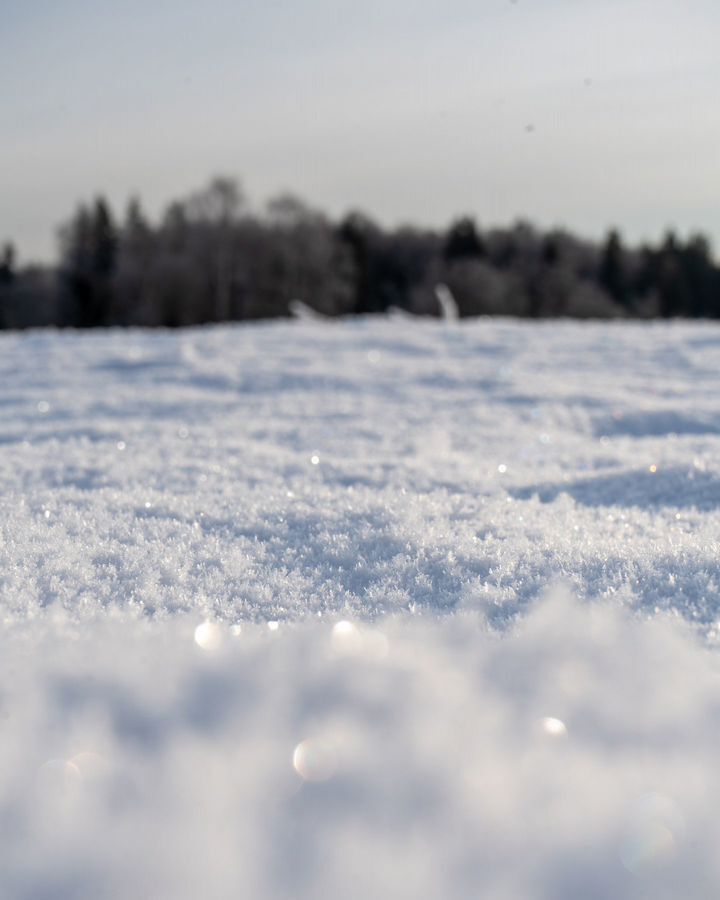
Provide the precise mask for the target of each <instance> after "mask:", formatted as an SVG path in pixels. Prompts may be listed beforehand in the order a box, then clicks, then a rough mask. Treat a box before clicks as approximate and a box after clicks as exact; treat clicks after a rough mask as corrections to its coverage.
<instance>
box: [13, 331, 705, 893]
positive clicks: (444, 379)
mask: <svg viewBox="0 0 720 900" xmlns="http://www.w3.org/2000/svg"><path fill="white" fill-rule="evenodd" d="M719 363H720V328H718V327H717V326H714V325H708V324H677V323H675V324H656V325H641V324H621V323H612V324H603V325H600V324H580V323H567V322H559V323H558V322H548V323H542V324H529V323H512V322H498V321H486V320H480V321H474V322H467V323H466V322H463V323H446V324H442V323H438V322H435V321H419V320H412V319H406V318H404V317H400V316H397V317H395V318H390V319H373V320H370V319H368V320H352V321H344V322H310V321H303V322H289V323H273V324H267V325H265V324H264V325H255V326H244V327H225V328H213V329H198V330H192V331H184V332H175V333H149V332H139V331H128V332H114V333H105V334H101V333H93V334H86V335H79V334H72V333H62V334H53V333H30V334H16V335H3V336H2V337H0V378H1V379H2V380H1V382H0V384H1V385H2V388H1V390H0V509H1V510H2V516H1V518H0V602H1V603H2V624H1V629H2V631H1V634H2V653H1V654H0V673H1V675H2V681H1V682H0V723H1V726H2V730H1V732H0V734H1V737H0V835H1V836H2V841H1V842H0V897H1V898H2V900H21V898H22V900H86V898H87V900H105V898H116V900H130V898H133V900H134V898H148V900H200V898H203V900H225V898H228V900H229V898H236V897H247V898H253V900H292V898H297V900H306V898H307V900H310V898H312V900H330V898H333V900H335V898H338V897H342V898H348V900H354V898H357V900H361V898H362V900H365V898H370V897H374V898H375V897H380V898H385V897H387V898H393V900H395V898H413V900H424V898H428V900H430V898H433V900H435V898H443V900H453V898H463V900H464V898H470V897H483V898H489V900H528V898H533V900H534V898H542V900H545V898H547V900H576V898H579V897H581V898H583V900H594V898H597V900H600V898H603V900H604V898H608V897H613V898H651V897H652V898H654V900H655V898H660V900H662V898H673V900H676V898H678V897H686V898H703V900H705V898H708V897H711V896H715V895H716V894H717V893H718V892H719V891H720V859H718V858H717V852H716V848H717V846H718V845H720V819H718V816H717V813H716V809H717V805H718V800H719V799H720V775H719V774H718V765H717V761H716V755H717V748H718V746H720V656H719V655H718V654H719V653H720V648H718V646H717V645H718V644H719V643H720V637H718V635H717V633H716V628H717V627H718V624H719V623H720V580H719V579H720V571H719V567H718V550H719V545H720V365H719Z"/></svg>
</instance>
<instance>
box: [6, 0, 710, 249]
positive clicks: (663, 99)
mask: <svg viewBox="0 0 720 900" xmlns="http://www.w3.org/2000/svg"><path fill="white" fill-rule="evenodd" d="M0 19H1V20H2V21H1V27H0V84H1V85H2V90H1V91H0V123H1V131H0V134H1V135H2V138H1V140H0V201H1V202H0V240H2V239H3V238H5V237H12V238H14V239H15V241H16V243H17V244H18V247H19V249H20V252H21V255H22V256H23V257H24V258H26V259H27V258H28V257H36V258H38V257H39V258H51V257H52V256H53V254H54V250H55V228H56V226H57V225H58V224H59V223H60V222H61V221H63V220H64V219H66V218H67V217H68V215H69V214H70V213H71V212H72V210H73V208H74V207H75V205H76V204H77V202H78V201H79V200H80V199H82V198H88V197H91V196H92V195H93V194H94V193H96V192H98V191H104V192H106V193H107V194H108V195H109V196H110V198H111V200H112V201H113V202H114V204H116V205H117V206H118V207H119V208H121V207H122V206H124V203H125V201H126V199H127V197H128V195H130V194H131V193H139V194H140V195H141V196H142V197H143V199H144V200H145V202H146V206H147V208H148V210H149V211H150V212H151V213H153V214H155V213H157V212H158V211H159V210H160V209H161V208H162V207H163V206H164V204H165V203H166V202H167V201H168V200H170V199H171V198H173V197H177V196H180V195H183V194H185V193H187V192H189V191H191V190H192V189H194V188H196V187H198V186H200V185H202V184H203V183H204V182H205V181H206V180H207V179H208V177H209V176H210V175H212V174H215V173H224V174H225V173H227V174H234V175H237V176H238V177H239V178H241V180H242V182H243V184H244V186H245V189H246V191H247V193H248V194H249V195H250V197H251V198H252V199H253V200H255V201H256V202H257V203H260V202H261V201H263V200H265V199H267V198H268V197H269V196H272V195H273V194H275V193H278V192H279V191H281V190H284V189H291V190H293V191H294V192H296V193H298V194H300V195H301V196H304V197H305V198H306V199H308V200H309V201H311V202H313V203H314V204H316V205H318V206H320V207H322V208H324V209H326V210H327V211H328V212H330V213H333V214H340V213H342V212H343V211H345V210H347V209H348V208H351V207H360V208H362V209H364V210H366V211H367V212H369V213H370V214H371V215H374V216H376V217H377V218H378V219H380V220H381V221H383V222H385V223H388V224H392V223H397V222H400V221H413V222H417V223H421V224H422V223H424V224H434V225H443V224H445V223H447V222H448V221H449V220H450V219H451V218H452V216H453V215H455V214H457V213H463V212H469V213H473V214H475V215H477V217H478V219H479V220H480V222H481V223H483V224H503V223H508V222H510V221H512V220H514V219H516V218H517V217H519V216H523V217H529V218H530V219H532V220H535V221H536V222H538V224H540V225H555V224H561V225H566V226H568V227H571V228H573V229H575V230H577V231H579V232H581V233H584V234H587V235H589V236H597V235H600V234H602V233H603V231H604V230H605V229H606V228H607V227H608V226H610V225H613V224H617V225H619V226H620V227H621V228H622V230H623V232H624V233H625V234H626V236H627V238H628V239H631V240H636V239H639V238H643V237H651V238H656V237H658V236H659V235H660V234H661V233H662V232H663V231H664V230H665V228H666V227H668V226H674V227H677V228H678V229H679V230H680V231H681V232H683V233H686V232H687V231H689V230H693V229H701V230H704V231H705V232H706V233H708V234H709V235H710V236H711V237H712V238H713V241H714V243H715V248H716V250H720V106H719V105H718V96H720V52H719V51H718V47H719V46H720V4H718V3H717V0H517V2H514V3H513V2H511V0H474V2H470V0H412V2H410V0H385V2H380V0H365V2H363V3H360V2H351V0H295V2H290V0H276V2H274V3H273V2H270V0H266V2H264V3H260V2H254V3H247V2H243V0H234V2H231V0H205V2H202V3H201V2H199V0H172V2H171V0H154V2H148V0H144V2H140V0H124V2H109V0H106V2H103V0H94V2H89V0H5V3H4V4H3V10H2V13H1V15H0ZM529 126H532V129H529Z"/></svg>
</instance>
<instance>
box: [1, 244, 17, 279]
mask: <svg viewBox="0 0 720 900" xmlns="http://www.w3.org/2000/svg"><path fill="white" fill-rule="evenodd" d="M15 277H16V276H15V247H14V246H13V245H12V244H11V243H9V242H8V243H7V244H5V245H4V246H3V248H2V252H0V285H9V284H12V283H13V281H15Z"/></svg>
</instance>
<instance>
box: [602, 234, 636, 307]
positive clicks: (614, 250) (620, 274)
mask: <svg viewBox="0 0 720 900" xmlns="http://www.w3.org/2000/svg"><path fill="white" fill-rule="evenodd" d="M599 281H600V285H601V286H602V287H603V288H604V289H605V291H607V293H608V294H609V295H610V297H612V299H613V300H614V301H615V302H616V303H617V304H618V306H621V307H622V308H623V309H629V308H630V306H631V298H630V287H629V283H628V276H627V266H626V262H625V251H624V249H623V246H622V240H621V238H620V234H619V233H618V232H617V231H616V230H615V229H613V230H611V231H610V232H609V233H608V236H607V239H606V241H605V246H604V247H603V251H602V257H601V260H600V272H599Z"/></svg>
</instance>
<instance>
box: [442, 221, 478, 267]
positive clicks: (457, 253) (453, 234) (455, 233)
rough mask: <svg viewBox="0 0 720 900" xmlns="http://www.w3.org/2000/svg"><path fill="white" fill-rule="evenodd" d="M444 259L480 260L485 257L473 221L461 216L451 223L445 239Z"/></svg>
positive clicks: (449, 260) (450, 260)
mask: <svg viewBox="0 0 720 900" xmlns="http://www.w3.org/2000/svg"><path fill="white" fill-rule="evenodd" d="M444 256H445V259H446V260H447V261H448V262H452V260H454V259H468V258H469V259H482V258H483V257H484V256H485V244H484V242H483V241H482V239H481V237H480V235H479V234H478V230H477V226H476V225H475V220H474V219H473V218H471V217H470V216H463V217H462V218H460V219H457V220H456V221H455V222H453V223H452V225H451V226H450V228H449V229H448V233H447V237H446V239H445V250H444Z"/></svg>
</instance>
